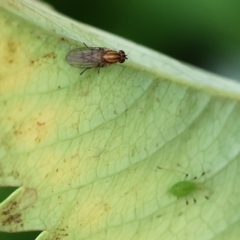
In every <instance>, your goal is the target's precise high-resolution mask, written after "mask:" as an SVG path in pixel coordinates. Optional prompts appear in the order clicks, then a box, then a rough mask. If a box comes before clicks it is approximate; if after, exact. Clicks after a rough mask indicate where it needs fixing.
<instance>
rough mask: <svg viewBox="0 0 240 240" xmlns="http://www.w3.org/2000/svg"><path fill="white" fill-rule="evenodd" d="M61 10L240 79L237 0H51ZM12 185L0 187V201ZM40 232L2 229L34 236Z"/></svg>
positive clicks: (16, 237) (11, 238) (21, 239)
mask: <svg viewBox="0 0 240 240" xmlns="http://www.w3.org/2000/svg"><path fill="white" fill-rule="evenodd" d="M45 2H46V3H48V4H50V5H52V6H53V7H54V8H55V9H56V10H57V11H59V12H62V13H63V14H65V15H67V16H70V17H72V18H74V19H77V20H79V21H81V22H83V23H87V24H89V25H92V26H95V27H97V28H100V29H103V30H106V31H108V32H111V33H114V34H117V35H119V36H122V37H124V38H126V39H129V40H132V41H134V42H136V43H139V44H142V45H145V46H147V47H149V48H153V49H155V50H157V51H159V52H161V53H164V54H167V55H169V56H171V57H173V58H176V59H179V60H181V61H183V62H186V63H189V64H192V65H195V66H199V67H201V68H204V69H206V70H209V71H212V72H215V73H218V74H220V75H223V76H227V77H230V78H233V79H236V80H240V68H239V66H240V1H238V0H231V1H227V0H201V1H194V0H191V1H190V0H181V1H179V0H148V1H146V0H138V1H136V0H135V1H133V0H121V1H116V0H112V1H110V0H108V1H107V0H101V1H99V0H81V1H76V0H48V1H45ZM13 190H14V189H13V188H0V201H3V200H4V199H5V198H6V197H7V196H8V195H9V194H10V193H11V192H12V191H13ZM38 234H39V233H36V232H35V233H14V234H13V233H11V234H8V233H0V239H1V240H30V239H31V240H32V239H35V237H37V235H38Z"/></svg>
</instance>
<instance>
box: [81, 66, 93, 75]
mask: <svg viewBox="0 0 240 240" xmlns="http://www.w3.org/2000/svg"><path fill="white" fill-rule="evenodd" d="M88 69H91V68H90V67H88V68H85V69H84V70H83V71H82V72H81V73H80V75H82V74H83V73H84V72H85V71H86V70H88Z"/></svg>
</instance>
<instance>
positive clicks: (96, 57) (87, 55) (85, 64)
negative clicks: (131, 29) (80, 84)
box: [66, 43, 128, 75]
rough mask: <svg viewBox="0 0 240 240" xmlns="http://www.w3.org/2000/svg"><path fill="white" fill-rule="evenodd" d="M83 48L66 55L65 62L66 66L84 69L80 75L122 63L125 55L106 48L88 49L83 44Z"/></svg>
mask: <svg viewBox="0 0 240 240" xmlns="http://www.w3.org/2000/svg"><path fill="white" fill-rule="evenodd" d="M84 46H85V47H83V48H76V49H73V50H71V51H70V52H68V53H67V56H66V61H67V63H68V64H70V65H71V66H74V67H78V68H85V69H84V70H83V71H82V72H81V73H80V75H82V74H83V73H84V72H85V71H86V70H87V69H91V68H98V73H99V70H100V68H103V67H107V66H110V65H112V64H114V63H117V62H119V63H124V62H125V60H126V59H128V58H127V55H126V54H125V52H124V51H123V50H119V51H118V52H117V51H114V50H110V49H108V48H101V47H88V46H87V45H86V44H85V43H84Z"/></svg>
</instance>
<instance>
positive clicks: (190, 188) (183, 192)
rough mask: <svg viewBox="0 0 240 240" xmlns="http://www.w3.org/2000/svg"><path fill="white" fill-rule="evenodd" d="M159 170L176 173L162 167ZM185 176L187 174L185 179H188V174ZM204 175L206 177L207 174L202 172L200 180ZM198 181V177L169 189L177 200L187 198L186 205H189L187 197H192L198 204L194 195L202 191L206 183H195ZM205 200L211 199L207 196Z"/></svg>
mask: <svg viewBox="0 0 240 240" xmlns="http://www.w3.org/2000/svg"><path fill="white" fill-rule="evenodd" d="M158 168H159V169H164V170H168V171H174V170H169V169H165V168H162V167H158ZM176 172H179V171H176ZM180 173H182V172H180ZM184 174H185V179H186V178H187V177H188V174H187V173H184ZM204 175H205V172H202V174H201V176H200V178H201V177H202V176H204ZM197 179H198V178H197V177H194V178H193V180H192V181H190V180H183V181H180V182H177V183H175V184H174V185H173V186H172V187H171V188H170V189H169V193H171V194H172V195H174V196H175V197H177V198H183V197H185V199H186V204H188V200H187V198H186V197H188V196H192V197H193V201H194V203H196V202H197V201H196V199H195V198H194V196H193V195H194V193H195V192H197V191H198V190H201V189H203V188H204V183H202V182H195V180H197ZM205 198H206V199H209V198H208V196H205Z"/></svg>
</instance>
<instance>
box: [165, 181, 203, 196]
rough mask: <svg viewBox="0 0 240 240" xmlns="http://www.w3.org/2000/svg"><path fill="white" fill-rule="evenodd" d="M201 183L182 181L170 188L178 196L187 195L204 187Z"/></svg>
mask: <svg viewBox="0 0 240 240" xmlns="http://www.w3.org/2000/svg"><path fill="white" fill-rule="evenodd" d="M202 187H203V186H202V184H201V183H196V182H191V181H181V182H178V183H175V184H174V185H173V186H172V187H171V188H170V189H169V192H170V193H171V194H172V195H174V196H176V197H178V198H181V197H186V196H188V195H190V194H192V193H194V192H195V191H197V190H200V189H202Z"/></svg>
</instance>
